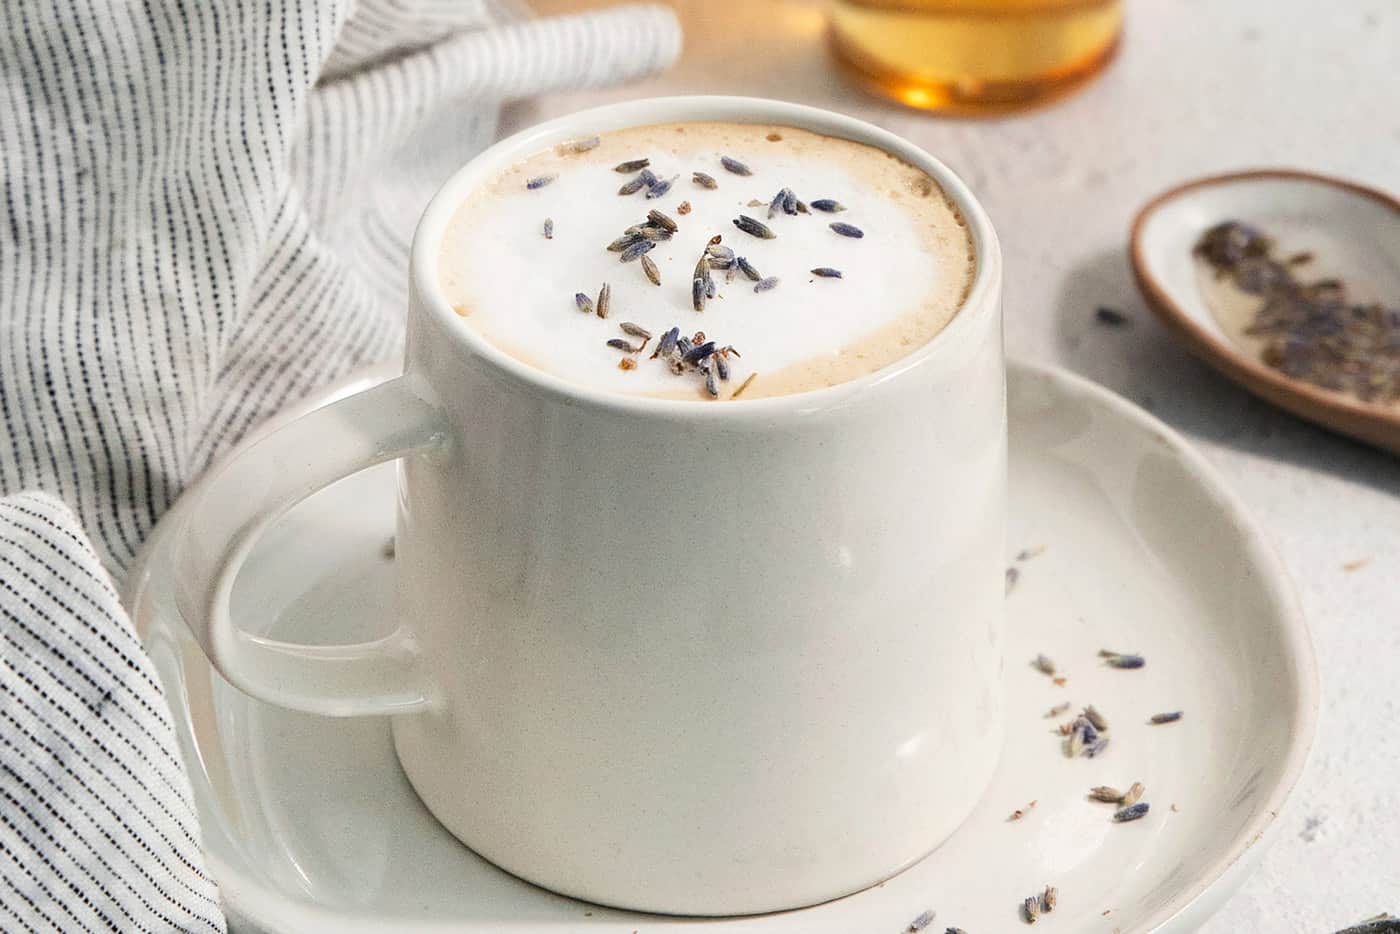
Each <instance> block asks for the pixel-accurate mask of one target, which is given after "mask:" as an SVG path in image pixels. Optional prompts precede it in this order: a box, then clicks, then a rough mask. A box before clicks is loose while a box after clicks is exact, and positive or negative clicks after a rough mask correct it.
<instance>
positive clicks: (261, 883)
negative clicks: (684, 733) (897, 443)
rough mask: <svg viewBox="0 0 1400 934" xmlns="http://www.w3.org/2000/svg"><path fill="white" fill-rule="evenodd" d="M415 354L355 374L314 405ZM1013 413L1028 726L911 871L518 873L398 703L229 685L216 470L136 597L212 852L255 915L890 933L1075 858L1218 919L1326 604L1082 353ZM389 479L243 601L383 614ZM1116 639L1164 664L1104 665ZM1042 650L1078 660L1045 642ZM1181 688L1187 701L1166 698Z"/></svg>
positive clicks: (1101, 911)
mask: <svg viewBox="0 0 1400 934" xmlns="http://www.w3.org/2000/svg"><path fill="white" fill-rule="evenodd" d="M393 375H394V372H393V368H392V367H381V368H378V369H376V370H373V371H367V372H364V373H361V374H359V375H357V376H356V377H354V378H353V379H352V380H351V381H349V382H348V383H346V384H345V385H343V386H342V387H341V388H340V389H339V390H337V391H330V392H327V393H325V394H322V395H321V396H319V397H318V398H317V399H314V400H311V401H310V402H309V403H307V404H306V405H304V406H303V407H301V408H300V411H304V410H305V408H307V407H309V406H311V405H316V404H324V403H325V402H327V401H329V400H330V399H331V398H333V397H334V396H335V395H336V393H337V392H339V393H345V392H350V391H356V390H360V389H364V388H366V387H368V386H370V385H373V384H374V383H375V382H380V381H383V380H384V379H387V378H389V377H391V376H393ZM1008 411H1009V418H1010V459H1009V472H1010V476H1009V480H1010V483H1009V486H1010V526H1009V544H1010V554H1009V555H1008V559H1007V560H1008V563H1009V565H1010V566H1011V567H1014V568H1015V569H1016V570H1017V574H1016V575H1015V577H1016V580H1015V581H1014V585H1013V586H1012V587H1011V590H1010V593H1009V595H1008V598H1007V613H1008V617H1007V638H1006V659H1007V662H1006V684H1005V688H1006V702H1007V708H1006V709H1007V730H1006V736H1005V743H1004V746H1003V749H1002V754H1001V761H1000V765H999V766H998V769H997V772H996V775H995V777H994V778H993V781H992V784H991V786H990V788H989V789H988V790H987V792H986V794H985V795H984V796H983V799H982V801H981V803H980V804H979V805H978V807H977V809H976V810H975V811H974V812H973V814H972V816H971V817H969V818H968V820H967V821H966V823H964V824H963V825H962V826H961V827H960V828H959V829H958V830H957V831H956V832H955V833H954V835H953V836H952V837H951V838H949V839H948V841H947V842H946V843H944V844H943V846H941V847H939V848H938V849H937V850H936V851H934V852H933V853H932V854H931V855H929V856H928V857H927V858H925V859H924V860H922V861H921V862H919V863H918V864H917V865H915V866H912V867H910V868H909V869H907V870H905V871H904V872H903V873H901V874H900V875H898V876H896V877H895V878H893V879H890V880H888V881H886V882H884V883H881V884H880V885H877V886H875V887H873V888H870V889H866V890H865V891H863V892H859V893H857V894H855V895H851V896H848V897H846V898H841V899H837V900H835V901H832V902H828V903H826V904H823V905H817V906H814V907H812V908H807V909H803V910H801V911H787V912H779V913H776V914H769V915H755V916H750V917H743V918H676V917H661V916H657V915H643V914H635V913H631V912H626V911H618V910H614V909H610V908H601V907H598V906H596V905H589V904H586V903H583V902H579V901H575V900H573V899H569V898H564V897H562V896H559V895H554V894H552V893H550V892H546V891H544V890H543V889H539V888H536V887H535V886H532V885H530V884H528V883H525V882H522V881H521V880H519V879H516V878H514V877H512V876H510V875H508V874H506V873H505V872H502V871H501V870H499V869H497V868H496V867H494V866H492V865H491V864H490V863H488V862H487V861H485V860H483V859H481V858H480V857H478V856H476V855H475V854H474V853H472V852H471V851H470V850H468V849H467V848H466V847H464V846H462V845H461V844H460V843H458V842H457V841H456V840H455V839H454V838H453V837H452V836H451V835H450V834H449V833H448V832H447V831H446V830H444V829H443V828H442V827H441V826H440V825H439V824H438V823H437V821H435V820H434V819H433V818H432V816H431V815H430V814H429V813H428V812H427V810H426V809H424V807H423V806H422V805H421V804H420V803H419V801H418V799H417V797H416V796H415V795H414V793H413V790H412V788H410V787H409V784H408V782H407V780H406V779H405V778H404V775H403V772H402V771H400V769H399V767H398V762H397V760H396V759H395V757H394V751H393V746H392V743H391V742H390V737H389V724H388V722H387V721H386V720H384V719H376V718H360V719H329V718H325V717H316V716H310V715H307V714H300V713H294V712H292V711H289V710H284V709H281V708H277V707H272V706H269V705H266V704H263V703H260V702H258V701H255V700H252V699H250V698H249V697H247V696H245V695H243V694H241V693H239V692H238V691H237V690H235V689H234V688H232V687H231V686H230V685H229V684H228V683H227V682H225V681H224V680H223V679H222V678H220V677H219V675H218V674H216V673H215V672H214V671H213V669H211V668H210V666H209V663H208V661H207V660H206V659H205V657H204V656H203V654H202V653H201V652H200V650H199V647H198V645H197V644H196V643H195V641H194V639H193V637H192V636H191V635H190V633H189V630H188V629H187V628H186V626H185V625H184V623H183V621H182V620H181V619H180V616H179V614H178V612H177V611H176V610H175V607H174V600H173V594H172V585H173V576H174V570H173V569H174V563H173V561H172V554H171V551H172V547H173V545H174V540H175V536H174V535H173V534H172V531H171V530H172V529H174V528H178V526H179V522H180V517H181V515H182V512H183V511H185V510H187V509H188V508H190V507H189V504H190V503H191V502H192V494H194V495H197V493H198V485H196V487H195V488H194V489H192V490H191V491H189V492H187V493H186V494H185V495H184V496H183V497H182V498H181V499H180V501H179V503H177V504H176V506H175V508H174V509H172V510H171V511H170V512H169V513H168V514H167V515H166V517H165V518H163V519H162V520H161V523H160V525H159V526H158V528H157V529H156V531H155V533H154V534H153V535H152V536H151V538H150V539H149V540H148V542H147V544H146V548H145V550H144V552H143V554H142V556H141V558H140V560H139V562H138V564H137V567H136V568H135V569H134V570H133V572H132V575H131V577H130V579H129V582H128V593H127V597H126V604H127V606H128V608H129V609H130V610H131V613H132V618H133V619H134V620H135V623H136V626H137V630H138V632H139V633H140V634H141V636H142V640H143V644H144V645H145V646H146V648H147V651H148V652H150V655H151V658H152V659H153V661H154V663H155V666H156V670H157V672H158V674H159V676H160V679H161V682H162V685H163V687H164V690H165V696H166V698H167V700H168V701H169V702H170V705H171V708H172V710H173V719H174V723H175V729H176V732H177V735H178V738H179V742H180V748H181V753H182V756H183V758H184V761H185V763H186V765H187V766H188V768H189V771H190V780H191V785H192V787H193V789H194V796H195V802H196V806H197V807H198V810H199V816H200V824H201V833H202V837H203V843H204V847H205V852H206V855H207V858H208V861H209V866H210V869H211V871H212V872H213V874H214V876H215V878H216V879H217V880H218V883H219V886H220V890H221V895H222V898H223V902H224V905H225V907H226V908H227V910H228V912H229V915H230V918H231V919H232V920H234V921H235V922H236V923H238V924H239V925H241V926H240V927H238V928H237V930H239V931H240V932H245V931H246V932H260V931H268V932H277V934H283V932H285V934H370V932H380V931H394V932H396V934H540V932H556V934H711V932H713V934H867V932H868V934H895V932H898V931H906V930H908V928H909V924H910V922H911V921H912V920H913V919H914V918H916V917H917V916H918V915H919V914H920V913H921V912H923V911H924V910H926V909H930V908H931V909H933V910H935V911H936V912H937V921H936V923H935V924H934V925H932V926H930V927H929V928H927V930H928V931H943V930H945V929H946V928H947V927H948V926H950V925H956V926H958V927H961V928H964V929H965V930H968V931H971V932H974V934H976V932H992V931H997V932H1006V931H1013V930H1019V929H1020V928H1021V927H1022V926H1023V925H1024V921H1023V920H1022V919H1021V917H1020V914H1019V912H1020V906H1021V903H1022V900H1023V899H1025V898H1026V897H1027V896H1029V895H1032V894H1035V893H1037V892H1039V891H1042V890H1043V889H1044V887H1045V886H1046V885H1054V886H1056V887H1057V888H1058V890H1059V899H1058V902H1059V904H1058V907H1057V908H1056V909H1055V912H1054V914H1053V915H1052V916H1050V917H1048V918H1046V920H1045V923H1043V924H1042V925H1040V926H1038V929H1040V928H1043V929H1044V930H1047V931H1075V932H1084V934H1149V932H1150V934H1189V932H1192V931H1195V930H1196V929H1197V927H1199V926H1200V924H1201V923H1202V922H1203V921H1204V920H1205V918H1207V917H1208V916H1209V915H1210V913H1211V912H1213V911H1214V910H1215V909H1216V908H1218V907H1219V906H1220V905H1221V903H1223V902H1224V900H1225V899H1226V898H1227V897H1228V896H1229V895H1230V894H1231V893H1232V892H1233V891H1234V890H1235V889H1236V888H1237V887H1238V886H1239V885H1240V884H1241V883H1242V882H1243V881H1244V879H1245V878H1246V876H1247V875H1248V874H1249V873H1250V872H1251V871H1252V869H1253V867H1254V866H1255V865H1256V864H1257V862H1258V860H1259V858H1260V856H1261V854H1262V852H1263V849H1264V845H1265V843H1267V841H1268V840H1269V839H1270V838H1271V837H1272V835H1273V834H1274V833H1275V832H1276V831H1277V829H1278V827H1279V826H1280V824H1279V821H1278V812H1279V809H1280V808H1281V807H1282V806H1283V803H1284V801H1285V800H1286V799H1287V797H1288V794H1289V792H1290V791H1291V789H1292V788H1293V785H1294V783H1295V782H1296V781H1297V779H1298V776H1299V774H1300V773H1301V771H1302V768H1303V765H1304V762H1305V760H1306V758H1307V752H1308V748H1309V747H1310V745H1311V743H1312V739H1313V734H1314V731H1315V728H1316V723H1317V705H1318V693H1317V683H1316V672H1315V668H1314V661H1313V654H1312V648H1311V645H1310V643H1309V640H1308V636H1307V632H1306V629H1305V627H1304V625H1303V621H1302V618H1301V617H1300V615H1299V612H1298V609H1297V605H1296V602H1295V600H1294V598H1293V595H1292V592H1291V588H1290V586H1289V583H1288V581H1287V579H1286V577H1285V575H1284V573H1283V570H1282V568H1281V566H1280V564H1279V562H1278V559H1277V558H1276V557H1275V556H1274V554H1273V552H1272V550H1271V549H1270V548H1269V546H1268V545H1267V543H1265V542H1264V540H1263V538H1262V536H1261V535H1260V534H1259V532H1258V530H1257V529H1256V528H1255V527H1254V526H1253V524H1252V523H1250V521H1249V520H1248V518H1247V517H1246V516H1245V515H1244V513H1243V511H1242V509H1241V507H1240V505H1239V503H1238V501H1237V500H1236V499H1235V498H1234V496H1233V495H1231V494H1230V493H1229V492H1228V491H1227V490H1226V489H1225V488H1224V487H1223V486H1222V485H1221V483H1220V481H1219V479H1218V478H1217V477H1216V476H1215V473H1214V471H1213V470H1212V469H1211V468H1210V466H1209V465H1208V464H1207V463H1206V462H1205V460H1204V458H1202V457H1201V456H1200V455H1199V454H1197V453H1196V452H1195V451H1194V450H1192V449H1191V448H1190V446H1189V445H1187V444H1186V443H1185V442H1184V441H1182V439H1181V438H1179V437H1178V436H1177V435H1175V434H1174V433H1173V432H1172V431H1171V430H1170V429H1169V428H1167V427H1166V426H1165V425H1163V424H1162V423H1161V422H1159V421H1157V420H1156V419H1154V418H1152V417H1151V416H1150V415H1147V414H1146V413H1144V412H1143V411H1142V410H1140V409H1138V408H1136V407H1135V406H1133V405H1132V404H1130V403H1128V402H1126V401H1124V400H1123V399H1121V398H1119V397H1117V396H1115V395H1113V394H1112V393H1110V392H1108V391H1107V390H1105V389H1102V388H1101V387H1098V386H1095V385H1093V384H1092V383H1089V382H1087V381H1085V380H1083V379H1080V378H1078V377H1075V376H1071V375H1070V374H1067V373H1064V372H1062V371H1057V370H1051V369H1042V368H1038V367H1030V366H1026V365H1015V364H1013V365H1012V366H1011V368H1010V372H1009V380H1008ZM289 414H296V413H295V412H294V413H289ZM911 430H917V429H916V428H911ZM395 503H396V495H395V480H394V466H393V465H392V464H390V465H381V466H379V467H375V468H373V469H371V470H368V471H365V472H363V473H360V474H356V475H354V476H352V477H350V478H348V479H346V480H342V481H341V482H339V483H337V484H335V485H333V486H331V487H329V488H327V489H325V490H323V491H321V492H319V493H317V494H315V495H314V496H312V497H311V498H310V499H308V500H306V501H305V502H303V503H301V504H299V505H298V506H296V507H295V508H294V509H292V510H291V511H290V512H288V513H287V514H286V515H285V516H284V517H283V518H282V519H280V520H278V522H277V523H276V524H275V525H274V526H273V527H272V528H271V529H270V530H269V531H268V533H267V535H266V536H265V537H264V538H263V539H262V540H260V542H259V543H258V545H257V546H256V548H255V549H254V550H253V553H252V554H251V555H250V557H249V560H248V563H247V565H246V566H245V568H244V570H243V572H242V573H241V574H240V576H239V578H238V580H237V582H236V583H235V585H234V588H233V595H232V598H233V602H234V604H235V605H236V606H237V608H238V611H239V612H240V614H242V615H243V617H244V618H246V619H250V620H251V619H263V620H267V621H269V622H270V623H271V625H270V628H268V630H267V631H268V632H269V633H270V634H272V635H274V636H276V637H287V638H297V639H301V640H304V641H309V642H328V643H338V642H343V641H345V640H347V639H358V638H365V639H367V638H373V637H374V636H375V635H377V634H380V633H382V632H383V631H385V628H386V627H388V626H391V625H392V624H393V619H394V615H395V607H394V603H395V597H394V589H395V579H396V573H395V572H396V569H395V561H394V559H393V558H392V557H391V556H390V555H389V554H388V553H387V551H386V547H385V546H386V543H387V542H388V541H389V540H390V536H391V535H392V534H393V529H394V514H395ZM929 534H930V535H937V534H938V530H937V529H930V530H929ZM1022 551H1024V552H1025V554H1024V555H1023V554H1021V552H1022ZM1104 648H1108V649H1113V650H1116V651H1120V652H1136V653H1140V654H1141V655H1142V656H1143V657H1144V658H1145V659H1146V665H1145V667H1143V668H1141V669H1137V670H1120V669H1118V668H1114V667H1111V666H1109V665H1108V664H1106V663H1105V661H1104V659H1102V658H1100V657H1099V654H1098V653H1099V650H1100V649H1104ZM1041 652H1043V653H1046V654H1047V655H1049V656H1050V657H1052V658H1053V659H1054V661H1055V662H1056V663H1057V666H1058V667H1057V670H1056V675H1057V676H1061V677H1063V678H1064V681H1063V683H1062V684H1061V683H1057V682H1056V681H1055V680H1054V679H1052V677H1051V676H1049V675H1047V674H1044V673H1042V672H1041V671H1038V670H1036V669H1035V668H1034V667H1032V665H1031V660H1032V659H1033V658H1035V656H1036V655H1037V653H1041ZM580 676H581V677H583V676H586V673H580ZM892 689H897V686H893V687H892ZM1090 703H1092V704H1094V705H1095V707H1096V708H1097V709H1098V710H1100V711H1102V713H1103V714H1104V715H1105V716H1106V717H1107V718H1108V720H1109V731H1108V735H1109V737H1110V739H1111V742H1110V744H1109V746H1108V748H1107V749H1106V750H1105V751H1104V752H1103V753H1102V755H1099V756H1097V757H1096V758H1093V759H1089V758H1085V757H1079V758H1074V759H1071V758H1068V757H1067V756H1066V755H1065V753H1064V750H1063V748H1062V747H1063V743H1064V740H1063V739H1062V738H1061V736H1060V735H1059V734H1058V732H1057V729H1056V727H1057V725H1058V724H1059V723H1061V722H1064V721H1067V720H1068V719H1069V718H1070V717H1071V716H1073V714H1074V713H1075V712H1076V711H1077V710H1078V709H1079V708H1080V707H1082V706H1083V705H1085V704H1090ZM1061 705H1065V706H1064V708H1063V709H1062V710H1057V712H1055V713H1054V714H1050V711H1051V710H1052V709H1055V708H1059V707H1060V706H1061ZM1177 709H1181V710H1183V711H1184V713H1183V716H1182V718H1181V720H1180V721H1178V722H1174V723H1168V724H1164V725H1152V724H1151V723H1150V722H1149V719H1150V717H1151V716H1152V715H1153V714H1155V713H1159V712H1164V711H1171V710H1177ZM958 713H959V712H957V711H950V712H949V714H950V715H958ZM946 767H947V768H958V763H957V762H956V761H950V762H948V763H947V764H946ZM1134 781H1141V782H1143V783H1144V784H1145V785H1146V788H1147V793H1146V796H1145V797H1144V799H1143V800H1145V801H1148V802H1149V803H1150V805H1151V810H1150V812H1149V813H1148V814H1147V815H1146V816H1145V817H1143V818H1142V819H1140V820H1136V821H1133V822H1131V823H1115V822H1114V820H1113V814H1114V811H1115V810H1116V808H1115V807H1114V806H1113V805H1110V804H1100V803H1097V802H1094V801H1091V800H1089V799H1088V790H1089V788H1090V787H1092V786H1096V785H1113V786H1116V787H1118V788H1127V787H1129V786H1130V785H1131V784H1132V783H1133V782H1134ZM1016 811H1021V812H1022V815H1021V816H1020V817H1019V818H1018V819H1013V816H1012V815H1013V813H1014V812H1016ZM834 845H836V844H834ZM1047 925H1048V926H1047Z"/></svg>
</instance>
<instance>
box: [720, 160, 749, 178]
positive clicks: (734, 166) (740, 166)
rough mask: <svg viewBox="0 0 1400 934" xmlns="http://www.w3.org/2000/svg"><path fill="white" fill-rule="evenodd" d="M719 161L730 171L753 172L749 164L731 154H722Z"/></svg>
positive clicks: (742, 173) (739, 173)
mask: <svg viewBox="0 0 1400 934" xmlns="http://www.w3.org/2000/svg"><path fill="white" fill-rule="evenodd" d="M719 163H720V165H722V166H724V167H725V168H726V169H728V170H729V171H730V172H733V173H734V174H735V175H752V174H753V172H752V171H751V170H750V169H749V167H748V166H746V165H744V163H742V162H740V161H739V160H738V159H734V158H731V157H729V156H720V157H719Z"/></svg>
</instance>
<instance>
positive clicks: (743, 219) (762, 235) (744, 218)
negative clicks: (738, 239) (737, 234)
mask: <svg viewBox="0 0 1400 934" xmlns="http://www.w3.org/2000/svg"><path fill="white" fill-rule="evenodd" d="M734 226H735V227H738V228H739V229H740V230H742V231H743V232H744V233H746V234H748V235H749V236H752V237H758V238H759V239H760V240H772V239H773V238H774V237H776V236H777V234H775V233H773V231H772V230H770V229H769V228H768V225H767V224H765V223H763V222H762V221H756V220H754V219H753V218H752V217H749V216H748V215H747V214H740V215H739V216H738V217H736V218H734Z"/></svg>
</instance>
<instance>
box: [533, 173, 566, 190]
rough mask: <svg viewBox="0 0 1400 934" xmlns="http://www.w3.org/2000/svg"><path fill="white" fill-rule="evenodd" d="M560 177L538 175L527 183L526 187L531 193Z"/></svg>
mask: <svg viewBox="0 0 1400 934" xmlns="http://www.w3.org/2000/svg"><path fill="white" fill-rule="evenodd" d="M558 177H559V176H557V175H538V176H536V177H534V178H532V179H530V180H529V181H528V182H526V183H525V187H526V188H528V189H529V190H530V191H534V190H535V189H537V188H543V187H544V186H545V185H548V184H549V183H550V182H552V181H554V180H555V179H556V178H558Z"/></svg>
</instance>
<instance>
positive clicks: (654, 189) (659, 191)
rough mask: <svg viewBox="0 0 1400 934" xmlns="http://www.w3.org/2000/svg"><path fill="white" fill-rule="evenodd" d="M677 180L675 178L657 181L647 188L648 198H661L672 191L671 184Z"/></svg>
mask: <svg viewBox="0 0 1400 934" xmlns="http://www.w3.org/2000/svg"><path fill="white" fill-rule="evenodd" d="M675 180H676V178H675V176H674V175H673V176H671V177H670V178H662V179H657V180H656V181H655V182H654V183H653V184H651V185H649V186H648V187H647V198H648V199H650V198H660V197H662V196H663V195H665V194H666V192H668V191H670V190H671V184H672V183H673V182H674V181H675Z"/></svg>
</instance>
